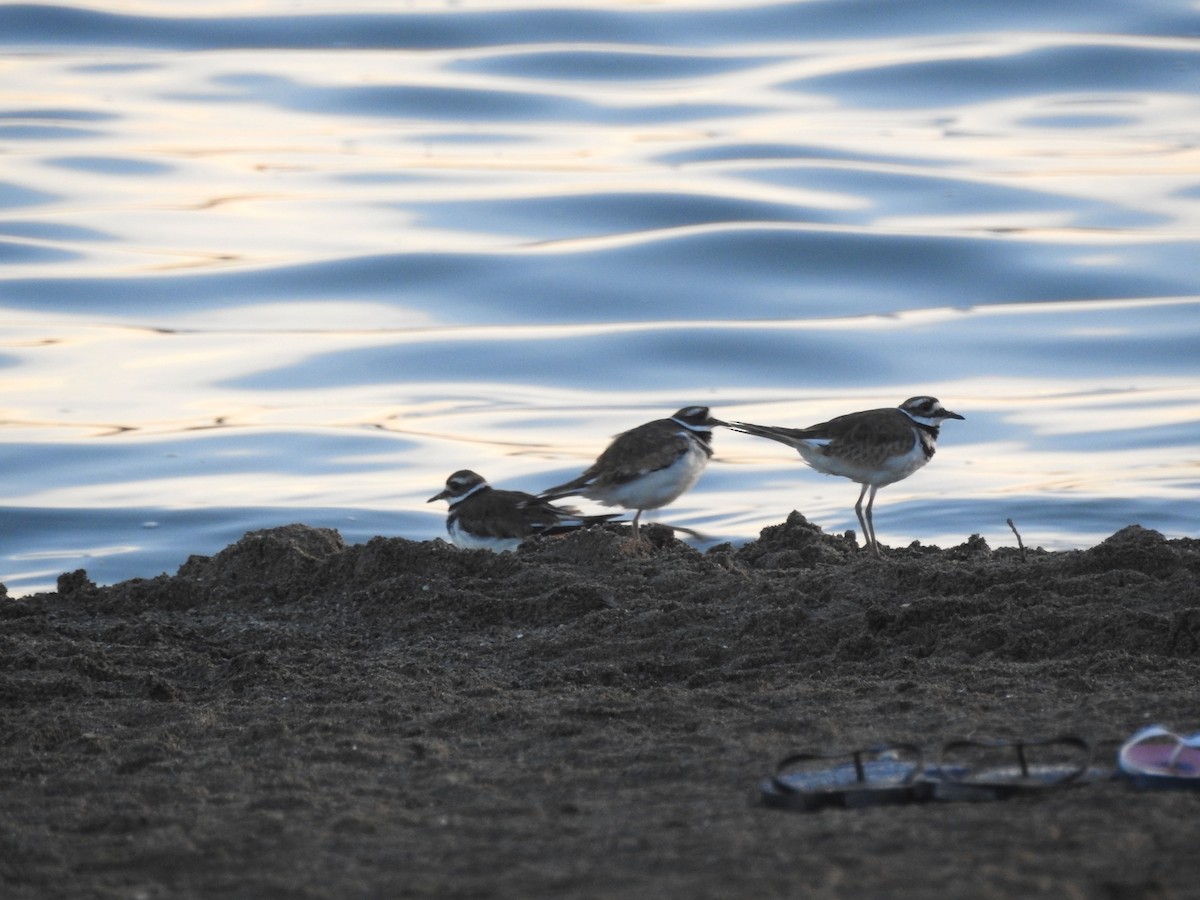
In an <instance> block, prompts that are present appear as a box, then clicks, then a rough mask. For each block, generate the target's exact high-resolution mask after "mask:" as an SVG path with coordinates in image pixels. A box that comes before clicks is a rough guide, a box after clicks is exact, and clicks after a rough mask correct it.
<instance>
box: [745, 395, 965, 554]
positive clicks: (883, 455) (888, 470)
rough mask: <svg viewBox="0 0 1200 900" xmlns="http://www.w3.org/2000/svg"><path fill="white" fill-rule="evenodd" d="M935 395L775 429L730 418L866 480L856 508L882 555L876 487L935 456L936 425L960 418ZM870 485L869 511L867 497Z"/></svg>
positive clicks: (871, 544)
mask: <svg viewBox="0 0 1200 900" xmlns="http://www.w3.org/2000/svg"><path fill="white" fill-rule="evenodd" d="M961 418H962V416H960V415H959V414H958V413H955V412H950V410H948V409H946V408H945V407H943V406H942V404H941V403H939V402H938V401H937V399H936V398H934V397H912V398H910V399H908V400H905V401H904V402H903V403H901V404H900V406H898V407H894V408H887V409H868V410H866V411H864V412H855V413H849V414H847V415H844V416H838V417H837V418H836V419H830V420H829V421H828V422H822V423H821V424H820V425H811V426H809V427H808V428H775V427H772V426H769V425H751V424H750V423H748V422H729V423H727V424H728V425H729V427H730V428H732V429H733V430H734V431H741V432H744V433H745V434H753V435H757V436H758V437H765V438H770V439H771V440H773V441H779V442H780V443H781V444H787V445H788V446H789V447H794V448H795V449H796V450H797V451H798V452H799V453H800V455H801V456H802V457H804V461H805V462H806V463H808V464H809V465H810V466H812V467H813V468H814V469H816V470H817V471H818V472H824V473H825V474H826V475H842V476H844V477H846V478H849V479H850V480H851V481H854V482H857V483H858V484H861V485H862V492H861V493H859V495H858V503H856V504H855V505H854V512H855V514H856V515H857V516H858V524H859V525H861V526H862V530H863V537H864V539H865V540H866V542H867V549H869V550H870V551H871V552H872V553H873V554H875V555H876V556H878V555H879V543H878V542H877V541H876V540H875V524H874V522H873V521H872V518H871V511H872V509H873V507H874V506H875V492H876V491H878V490H879V489H880V488H881V487H883V486H885V485H888V484H894V483H895V482H897V481H900V480H902V479H904V478H907V477H908V476H909V475H911V474H912V473H913V472H915V471H917V469H919V468H921V466H923V465H925V463H927V462H929V460H930V459H932V458H933V453H934V450H936V449H937V438H938V429H939V426H940V425H941V424H942V422H943V421H945V420H946V419H961ZM868 490H870V492H871V496H870V498H869V499H868V500H867V506H866V516H865V517H864V515H863V498H864V497H866V496H867V491H868Z"/></svg>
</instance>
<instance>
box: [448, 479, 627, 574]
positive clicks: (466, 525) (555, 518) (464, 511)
mask: <svg viewBox="0 0 1200 900" xmlns="http://www.w3.org/2000/svg"><path fill="white" fill-rule="evenodd" d="M435 500H448V501H449V502H450V514H449V515H448V516H447V517H446V531H448V532H449V533H450V540H451V541H452V542H453V543H454V545H455V546H456V547H462V548H463V549H464V550H477V549H483V550H492V551H495V552H496V553H503V552H505V551H506V550H516V549H517V547H519V546H520V545H521V542H522V541H523V540H525V539H526V538H527V537H531V536H532V535H535V534H562V533H564V532H567V531H574V530H575V529H577V528H586V527H587V526H588V525H598V524H600V523H602V522H607V521H608V520H609V519H613V518H616V515H615V514H609V515H602V516H580V515H578V514H577V513H576V512H575V510H573V509H566V508H565V507H561V506H554V505H552V504H550V503H547V502H546V501H544V500H539V499H538V498H537V497H535V496H533V494H526V493H525V492H524V491H498V490H496V489H495V488H493V487H492V486H491V485H490V484H488V483H487V480H486V479H484V477H483V476H482V475H478V474H476V473H475V472H472V471H471V470H470V469H462V470H460V471H458V472H455V473H454V474H453V475H451V476H450V477H449V478H447V479H446V489H445V490H444V491H442V492H441V493H440V494H434V495H433V496H432V497H430V498H429V499H428V500H427V501H426V502H427V503H433V502H434V501H435Z"/></svg>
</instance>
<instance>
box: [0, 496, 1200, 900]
mask: <svg viewBox="0 0 1200 900" xmlns="http://www.w3.org/2000/svg"><path fill="white" fill-rule="evenodd" d="M644 534H645V537H646V540H645V541H644V542H643V543H641V544H632V543H631V542H630V541H629V540H628V539H627V538H625V537H624V536H622V535H620V534H617V533H614V532H613V531H611V530H604V529H601V528H596V529H592V530H589V531H586V532H581V533H578V534H574V535H570V536H567V537H563V538H553V539H544V540H534V541H531V542H530V543H528V544H526V545H525V546H524V547H522V548H521V550H520V551H519V552H518V553H513V554H503V555H493V554H490V553H487V552H484V551H459V550H456V549H455V548H453V547H450V546H448V545H447V544H444V543H442V542H440V541H434V542H412V541H407V540H403V539H399V538H376V539H374V540H372V541H370V542H368V543H366V544H363V545H357V546H346V545H345V543H344V542H343V541H342V539H341V537H340V536H339V535H338V534H337V533H336V532H334V531H330V530H326V529H313V528H307V527H305V526H302V525H292V526H287V527H284V528H278V529H273V530H269V531H260V532H253V533H251V534H248V535H246V536H245V537H244V538H243V539H242V540H241V541H239V542H238V543H236V544H234V545H232V546H230V547H228V548H226V549H225V550H223V551H221V552H220V553H218V554H217V555H215V556H213V557H192V558H191V559H189V560H188V561H187V563H185V564H184V565H183V566H182V567H181V568H180V570H179V572H178V573H177V574H176V575H175V576H171V577H168V576H162V577H160V578H155V579H148V580H135V581H130V582H126V583H123V584H119V585H115V586H112V587H97V586H96V585H94V584H93V583H92V582H91V581H90V580H89V578H88V577H87V574H86V573H85V572H82V571H79V572H73V573H67V574H64V575H63V576H62V577H61V578H60V579H59V583H58V590H57V591H56V592H55V593H49V594H43V595H38V596H35V597H29V598H25V599H21V600H13V599H9V598H7V597H5V596H4V595H3V594H0V716H2V722H3V729H2V731H0V735H2V736H0V748H2V752H0V791H2V792H3V794H2V796H3V797H4V802H3V804H0V887H2V888H3V890H2V891H0V893H2V894H3V896H5V897H6V898H7V897H11V898H35V897H36V898H45V897H145V898H158V897H163V898H165V897H181V896H184V897H186V896H230V897H246V898H250V897H255V898H258V897H271V896H279V897H314V898H315V897H330V898H335V897H336V898H339V900H340V898H354V897H385V896H386V897H394V896H436V897H472V896H489V897H505V896H511V897H524V898H527V897H537V896H545V897H556V898H557V897H598V896H604V897H614V896H630V897H634V896H636V897H641V896H652V895H653V896H688V897H723V898H724V897H747V898H749V897H753V898H761V897H768V896H814V897H838V898H845V897H880V896H887V897H928V896H938V897H968V896H969V897H1018V896H1019V897H1063V896H1070V897H1084V898H1090V897H1122V898H1133V897H1142V898H1167V897H1184V896H1194V895H1195V888H1194V886H1195V885H1196V884H1197V877H1198V876H1200V863H1198V862H1197V857H1196V856H1195V854H1194V853H1193V852H1192V848H1191V843H1192V840H1191V830H1190V827H1188V826H1187V825H1186V823H1187V822H1189V821H1191V820H1193V819H1194V817H1195V816H1196V814H1197V813H1198V812H1200V793H1196V794H1186V793H1156V794H1138V793H1134V792H1132V791H1131V790H1130V789H1129V788H1128V787H1126V786H1125V785H1123V784H1121V783H1118V782H1111V783H1108V782H1106V783H1103V784H1098V785H1090V786H1088V787H1085V788H1078V789H1074V790H1071V791H1063V792H1060V793H1056V794H1052V795H1050V796H1047V797H1044V798H1040V799H1036V800H1030V799H1017V800H1010V801H1007V802H1003V803H984V804H944V805H939V806H937V807H936V808H932V807H894V808H879V809H867V810H857V811H840V812H839V811H828V812H824V813H820V814H815V815H794V814H787V813H782V812H778V811H774V810H768V809H765V808H763V807H761V806H760V805H758V804H757V803H756V802H755V785H756V783H757V781H758V779H759V778H760V777H761V776H762V775H764V774H765V773H766V772H767V771H769V769H770V768H771V765H772V764H773V762H774V761H775V760H776V759H777V758H779V757H780V756H782V755H784V754H786V753H788V752H790V751H792V750H795V749H798V748H800V747H807V748H836V747H841V748H848V747H854V746H859V745H862V744H865V743H870V742H873V741H876V740H879V739H882V738H889V739H895V740H907V741H913V742H916V743H918V744H920V745H922V746H924V747H926V748H927V749H928V750H929V751H930V752H931V753H936V750H937V748H938V747H939V746H940V745H941V743H942V742H943V741H945V740H947V739H949V738H951V737H962V736H1029V737H1032V736H1039V735H1049V734H1057V733H1061V732H1064V731H1069V732H1076V733H1081V734H1083V735H1084V736H1086V737H1088V738H1090V739H1091V740H1092V741H1093V742H1094V743H1095V744H1096V746H1097V751H1098V759H1099V760H1100V761H1101V762H1102V763H1105V764H1109V763H1111V757H1112V751H1113V749H1114V747H1115V746H1116V745H1117V743H1118V742H1119V741H1120V739H1121V738H1123V737H1124V736H1127V735H1128V734H1130V733H1132V731H1134V730H1136V728H1138V727H1139V726H1141V725H1142V724H1144V723H1145V722H1147V721H1162V722H1165V723H1167V724H1171V725H1175V726H1177V727H1179V728H1198V727H1200V711H1198V710H1200V707H1198V706H1197V704H1196V690H1197V684H1200V678H1198V676H1200V542H1197V541H1192V540H1174V541H1168V540H1166V539H1164V538H1163V536H1162V535H1160V534H1158V533H1156V532H1153V531H1149V530H1146V529H1143V528H1138V527H1136V526H1131V527H1130V528H1126V529H1124V530H1122V531H1120V532H1118V533H1117V534H1115V535H1113V536H1112V537H1111V538H1109V539H1108V540H1106V541H1104V542H1103V543H1101V544H1099V545H1097V546H1096V547H1093V548H1090V549H1088V550H1084V551H1073V552H1065V553H1048V552H1044V551H1040V550H1029V551H1021V550H1018V549H1017V548H1008V547H1004V548H994V549H993V548H990V547H988V545H987V544H986V542H985V541H983V540H982V539H981V538H978V537H973V538H971V539H969V540H968V541H966V542H964V543H963V544H962V545H960V546H958V547H953V548H948V549H945V550H942V549H939V548H936V547H922V546H919V545H914V546H912V547H909V548H905V549H898V550H892V551H889V552H888V553H887V554H886V556H885V558H883V559H881V560H875V559H872V558H870V557H868V556H866V555H864V554H863V553H862V552H861V551H860V550H859V549H858V548H857V547H856V545H855V543H854V541H853V536H851V535H828V534H825V533H823V532H822V531H821V530H820V529H819V528H817V527H816V526H814V525H812V524H810V523H808V522H807V521H806V520H805V519H804V518H803V517H802V516H800V515H799V514H798V513H793V514H792V515H791V516H790V517H789V518H788V520H787V521H786V522H784V523H781V524H780V525H777V526H773V527H771V528H768V529H765V530H764V531H763V533H762V535H761V536H760V538H759V539H758V540H757V541H754V542H751V543H749V544H747V545H745V546H743V547H740V548H735V547H732V546H729V545H723V546H721V547H717V548H714V549H713V550H711V551H709V552H708V553H700V552H697V551H696V550H693V549H692V548H690V547H688V546H686V545H685V544H682V543H680V542H678V541H676V540H675V539H674V538H673V537H672V535H671V532H670V531H669V530H668V529H665V528H661V527H647V528H646V529H645V530H644Z"/></svg>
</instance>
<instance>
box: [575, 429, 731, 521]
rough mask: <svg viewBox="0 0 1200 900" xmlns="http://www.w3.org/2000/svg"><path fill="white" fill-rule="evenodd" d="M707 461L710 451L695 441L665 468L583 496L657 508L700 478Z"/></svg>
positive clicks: (606, 502) (607, 502)
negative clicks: (697, 444)
mask: <svg viewBox="0 0 1200 900" xmlns="http://www.w3.org/2000/svg"><path fill="white" fill-rule="evenodd" d="M706 465H708V454H707V453H705V452H704V449H703V448H702V447H698V446H696V445H695V444H694V443H693V444H692V446H691V447H690V448H689V449H688V452H687V453H685V454H684V455H683V456H681V457H679V459H677V460H676V461H675V462H674V463H672V464H671V465H669V466H667V467H666V468H665V469H655V470H654V471H653V472H648V473H647V474H645V475H643V476H641V477H640V478H636V479H634V480H633V481H627V482H626V483H624V484H618V485H606V486H605V487H604V488H602V489H597V490H596V491H595V493H592V492H587V493H585V494H584V496H585V497H587V498H588V499H590V500H595V501H597V502H598V503H601V504H603V505H604V506H621V507H624V508H625V509H658V508H659V507H661V506H666V505H667V504H668V503H670V502H671V501H672V500H674V499H676V498H677V497H679V496H680V495H681V494H683V493H684V492H685V491H687V490H689V489H690V488H691V487H692V485H694V484H695V483H696V482H697V481H698V480H699V478H700V473H701V472H703V471H704V467H705V466H706Z"/></svg>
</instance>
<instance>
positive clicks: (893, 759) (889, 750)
mask: <svg viewBox="0 0 1200 900" xmlns="http://www.w3.org/2000/svg"><path fill="white" fill-rule="evenodd" d="M835 760H841V762H839V763H836V764H834V765H830V763H832V762H834V761H835ZM923 770H924V763H923V757H922V754H921V748H920V747H917V746H915V745H913V744H878V745H876V746H873V747H867V748H864V749H861V750H851V751H850V752H848V753H841V752H836V753H807V752H802V753H795V754H792V755H791V756H788V757H785V758H784V759H782V760H780V761H779V764H778V765H777V766H776V767H775V774H774V775H772V776H770V777H769V778H764V779H763V780H762V782H761V783H760V785H759V790H760V792H761V794H762V801H763V803H765V804H766V805H767V806H772V807H775V808H777V809H791V810H801V811H806V812H812V811H816V810H819V809H824V808H825V807H828V806H843V807H858V806H877V805H881V804H890V803H915V802H921V801H923V800H928V799H930V796H929V795H930V791H929V785H928V783H927V782H926V781H925V780H924V779H923V778H921V775H922V774H923Z"/></svg>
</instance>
